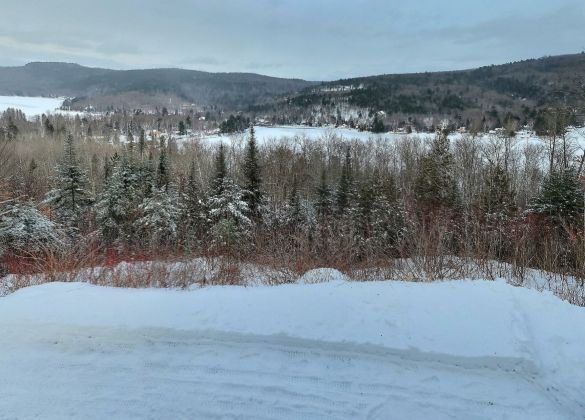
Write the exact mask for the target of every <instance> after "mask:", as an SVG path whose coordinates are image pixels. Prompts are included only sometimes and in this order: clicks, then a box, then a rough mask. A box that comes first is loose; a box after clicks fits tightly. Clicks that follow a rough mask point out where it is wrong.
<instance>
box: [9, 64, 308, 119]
mask: <svg viewBox="0 0 585 420" xmlns="http://www.w3.org/2000/svg"><path fill="white" fill-rule="evenodd" d="M310 85H313V83H311V82H307V81H304V80H299V79H282V78H276V77H269V76H262V75H258V74H252V73H208V72H202V71H195V70H181V69H151V70H108V69H101V68H89V67H84V66H80V65H77V64H69V63H29V64H27V65H25V66H22V67H0V95H20V96H70V97H77V102H76V103H77V105H78V106H82V105H85V104H89V103H91V104H92V105H93V106H108V105H114V106H129V107H132V106H134V107H141V106H144V105H150V106H156V105H161V104H164V103H166V104H168V103H169V99H172V100H174V103H176V104H177V103H195V104H197V105H204V106H218V107H223V108H229V109H239V108H243V107H248V106H249V105H250V104H253V103H255V102H256V101H258V100H260V99H261V98H264V97H271V96H274V95H280V94H284V93H291V92H296V91H299V90H301V89H303V88H305V87H307V86H310Z"/></svg>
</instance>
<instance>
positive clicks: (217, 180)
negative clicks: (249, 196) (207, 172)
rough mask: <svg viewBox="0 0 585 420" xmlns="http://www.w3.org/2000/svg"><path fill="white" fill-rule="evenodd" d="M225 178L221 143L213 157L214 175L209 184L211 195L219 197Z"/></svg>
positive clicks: (223, 153)
mask: <svg viewBox="0 0 585 420" xmlns="http://www.w3.org/2000/svg"><path fill="white" fill-rule="evenodd" d="M226 176H227V168H226V164H225V150H224V145H223V143H221V144H220V145H219V149H218V151H217V155H216V157H215V174H214V177H213V180H212V182H211V189H212V194H214V195H219V194H221V193H222V192H223V188H224V181H225V178H226Z"/></svg>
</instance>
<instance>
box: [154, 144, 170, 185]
mask: <svg viewBox="0 0 585 420" xmlns="http://www.w3.org/2000/svg"><path fill="white" fill-rule="evenodd" d="M170 177H171V168H170V164H169V159H168V157H167V148H166V146H165V140H164V137H161V139H160V155H159V157H158V166H157V168H156V187H157V188H158V189H161V188H163V189H165V190H166V189H168V186H169V183H170Z"/></svg>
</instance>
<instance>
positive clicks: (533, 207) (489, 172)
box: [0, 108, 585, 278]
mask: <svg viewBox="0 0 585 420" xmlns="http://www.w3.org/2000/svg"><path fill="white" fill-rule="evenodd" d="M571 112H572V111H571V110H570V109H567V108H565V109H555V110H550V111H549V112H548V114H547V119H546V121H547V126H546V127H548V128H547V131H546V133H545V136H544V137H543V138H544V139H545V141H544V142H543V143H542V144H540V145H527V146H526V147H525V148H517V147H514V144H515V138H514V136H513V133H508V132H506V131H502V132H499V133H498V134H495V135H493V136H492V137H491V138H490V140H489V141H487V142H486V141H483V142H480V141H478V140H477V138H476V137H475V136H474V135H473V134H467V135H464V136H462V138H461V139H460V140H457V141H455V142H450V141H449V140H448V137H447V132H446V131H444V132H438V133H437V135H436V137H435V139H434V140H433V141H432V142H424V141H422V140H420V139H419V138H417V137H416V136H405V137H404V138H403V139H402V140H400V141H393V142H389V141H383V140H380V139H378V140H375V139H372V140H370V141H367V142H365V141H347V140H342V139H339V138H336V137H335V136H333V137H329V138H324V139H321V140H319V141H314V140H313V141H311V140H308V139H304V140H303V139H282V140H280V141H275V142H270V143H265V144H258V143H257V142H256V140H255V136H254V131H253V129H252V130H251V132H250V134H249V135H247V136H246V137H245V141H244V142H243V143H238V142H233V143H226V144H208V143H206V142H205V141H203V140H201V141H191V142H188V143H184V144H177V141H176V138H174V136H173V135H172V134H160V132H159V131H157V130H156V127H157V126H161V125H162V126H168V125H169V124H170V125H172V122H173V121H175V123H176V117H175V116H172V115H167V116H164V117H163V116H162V115H161V116H158V117H148V116H143V115H123V114H112V115H109V116H96V117H95V118H80V117H76V118H70V117H63V116H49V117H47V116H43V117H42V118H38V119H36V120H34V121H29V120H27V119H25V118H24V116H23V115H22V113H19V112H16V111H7V112H5V113H4V114H3V116H2V119H1V125H2V131H1V137H0V139H1V142H0V170H1V171H2V173H0V179H1V180H2V183H1V185H0V203H1V204H0V206H1V211H0V240H1V242H0V243H1V253H2V270H3V271H4V272H36V271H43V270H47V269H48V268H49V266H50V267H52V268H53V269H55V267H61V269H65V268H67V267H69V268H70V269H71V268H73V267H79V266H84V265H98V264H112V263H116V262H118V261H123V260H133V259H148V258H184V257H189V256H191V257H192V256H201V255H215V256H227V257H229V258H233V259H235V260H238V261H251V262H256V263H259V264H268V265H272V266H274V267H278V268H282V269H285V268H286V269H292V270H298V271H303V270H305V269H308V268H313V267H335V268H339V269H341V270H349V269H357V268H360V267H361V268H368V267H369V268H371V267H388V266H391V265H392V264H393V261H395V259H397V258H412V257H416V256H419V257H420V256H424V257H425V261H426V263H425V264H428V266H426V268H425V269H426V270H427V273H428V274H429V275H436V276H444V275H446V274H445V272H446V271H448V270H449V263H448V257H453V256H460V257H473V258H475V259H477V260H480V261H491V260H499V261H505V262H509V263H512V264H513V265H514V266H516V267H519V269H526V268H529V267H533V268H542V269H546V270H549V271H554V272H557V273H563V274H564V275H574V276H578V278H584V277H585V271H584V270H585V255H584V253H583V249H584V247H583V235H582V232H583V223H584V221H583V211H584V203H583V193H584V191H583V186H582V184H581V178H580V177H581V175H582V174H583V158H582V156H581V154H580V153H579V150H578V148H577V145H576V144H573V143H572V142H571V140H570V139H569V137H568V136H567V126H568V125H567V122H568V121H570V120H571V116H570V115H568V114H570V113H571ZM173 118H175V120H173ZM116 127H117V128H116ZM170 132H171V133H172V132H173V131H170ZM122 135H123V136H125V137H124V138H125V141H121V140H120V137H121V136H122ZM433 273H434V274H433Z"/></svg>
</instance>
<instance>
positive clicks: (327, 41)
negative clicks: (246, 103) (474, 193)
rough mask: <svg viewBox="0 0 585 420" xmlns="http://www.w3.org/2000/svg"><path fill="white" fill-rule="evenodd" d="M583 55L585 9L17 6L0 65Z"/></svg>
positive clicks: (161, 0) (79, 1)
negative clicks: (62, 62) (46, 62)
mask: <svg viewBox="0 0 585 420" xmlns="http://www.w3.org/2000/svg"><path fill="white" fill-rule="evenodd" d="M582 50H585V2H584V1H583V0H580V1H574V0H442V1H440V0H353V1H349V0H174V1H165V0H99V1H91V2H90V1H85V0H45V1H38V0H17V1H12V2H9V3H7V4H6V5H3V7H2V25H1V26H0V65H21V64H25V63H27V62H30V61H67V62H75V63H79V64H83V65H89V66H99V67H108V68H116V69H128V68H152V67H181V68H189V69H198V70H206V71H243V72H255V73H262V74H268V75H274V76H283V77H300V78H304V79H311V80H331V79H338V78H343V77H352V76H360V75H372V74H381V73H406V72H417V71H434V70H453V69H462V68H470V67H476V66H480V65H485V64H497V63H504V62H509V61H514V60H518V59H525V58H535V57H541V56H544V55H555V54H563V53H576V52H580V51H582Z"/></svg>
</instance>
